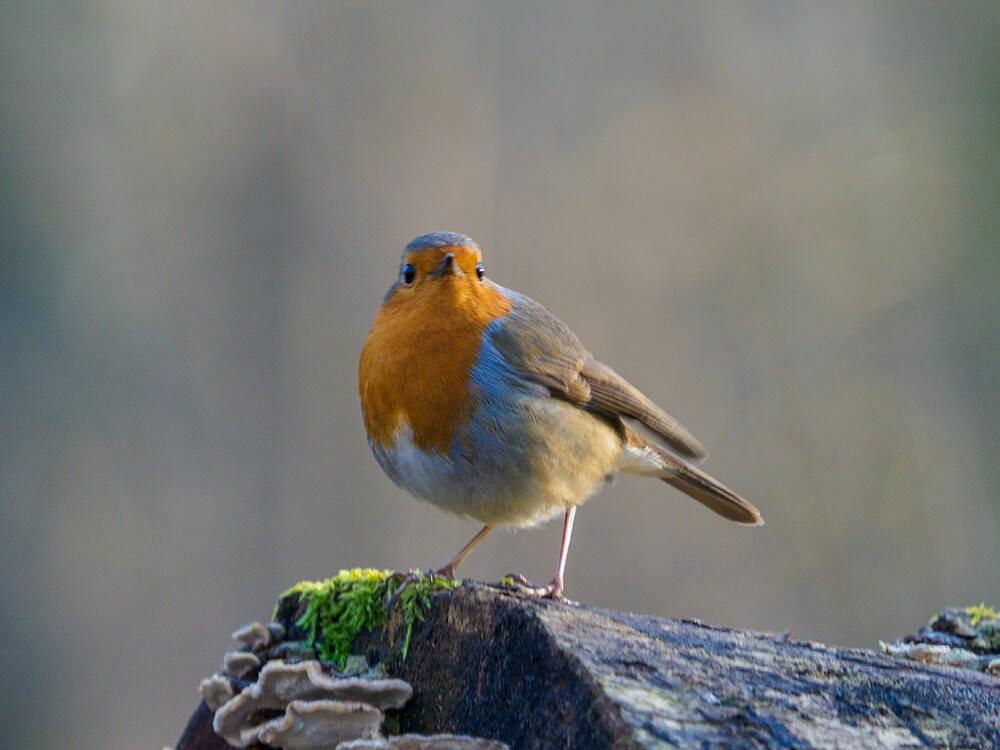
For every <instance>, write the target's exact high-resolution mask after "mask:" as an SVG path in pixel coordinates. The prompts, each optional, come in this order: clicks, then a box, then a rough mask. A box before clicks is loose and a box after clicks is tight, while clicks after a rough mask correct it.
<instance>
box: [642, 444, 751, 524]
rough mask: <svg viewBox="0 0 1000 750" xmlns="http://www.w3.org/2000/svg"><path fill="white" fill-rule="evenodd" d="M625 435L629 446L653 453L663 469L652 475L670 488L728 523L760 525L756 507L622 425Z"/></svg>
mask: <svg viewBox="0 0 1000 750" xmlns="http://www.w3.org/2000/svg"><path fill="white" fill-rule="evenodd" d="M625 432H626V439H627V440H628V442H629V444H631V445H632V446H633V447H636V448H639V449H648V450H652V451H653V452H654V453H655V454H656V458H658V459H659V461H660V462H662V464H663V469H662V472H657V473H656V474H655V476H658V477H659V478H660V479H662V480H663V481H664V482H666V483H667V484H669V485H670V486H671V487H676V488H677V489H679V490H680V491H681V492H683V493H684V494H685V495H687V496H688V497H690V498H692V499H694V500H697V501H698V502H699V503H701V504H702V505H704V506H706V507H707V508H709V509H711V510H713V511H715V512H716V513H718V514H719V515H720V516H722V517H723V518H728V519H729V520H730V521H735V522H736V523H741V524H745V525H747V526H762V525H763V524H764V519H763V517H762V516H761V515H760V511H759V510H757V508H755V507H754V506H753V505H752V504H751V503H749V502H747V501H746V500H744V499H743V498H742V497H740V496H739V495H737V494H736V493H735V492H733V491H732V490H731V489H729V488H728V487H726V486H725V485H724V484H722V483H721V482H719V481H717V480H715V479H713V478H712V477H710V476H709V475H708V474H706V473H705V472H703V471H701V470H700V469H698V468H696V467H694V466H692V465H691V464H689V463H688V462H687V461H685V460H683V459H681V458H678V457H677V456H675V455H673V454H672V453H669V452H667V451H666V450H665V449H663V448H661V447H660V446H658V445H656V444H655V443H653V442H652V441H650V440H647V439H646V438H644V437H643V436H642V435H640V434H639V433H638V432H636V431H635V430H634V429H632V428H631V427H629V426H628V425H626V426H625ZM643 473H647V472H643Z"/></svg>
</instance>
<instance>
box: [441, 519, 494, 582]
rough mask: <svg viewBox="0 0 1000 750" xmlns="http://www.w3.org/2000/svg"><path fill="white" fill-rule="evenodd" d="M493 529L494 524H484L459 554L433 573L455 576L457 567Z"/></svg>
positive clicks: (449, 576)
mask: <svg viewBox="0 0 1000 750" xmlns="http://www.w3.org/2000/svg"><path fill="white" fill-rule="evenodd" d="M491 531H493V527H492V526H483V528H482V529H480V530H479V533H478V534H476V535H475V536H474V537H472V539H471V541H470V542H469V543H468V544H466V545H465V546H464V547H462V549H460V550H459V551H458V554H457V555H455V556H454V557H453V558H451V559H450V560H449V561H448V562H446V563H445V564H444V566H443V567H441V568H439V569H438V570H435V571H432V574H433V575H436V576H447V577H448V578H454V577H455V568H457V567H458V566H459V565H460V564H461V563H462V560H464V559H465V558H467V557H468V556H469V553H470V552H472V550H474V549H475V548H476V545H477V544H479V543H480V542H481V541H483V539H485V538H486V535H487V534H489V533H490V532H491Z"/></svg>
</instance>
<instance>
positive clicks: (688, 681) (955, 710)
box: [178, 582, 1000, 749]
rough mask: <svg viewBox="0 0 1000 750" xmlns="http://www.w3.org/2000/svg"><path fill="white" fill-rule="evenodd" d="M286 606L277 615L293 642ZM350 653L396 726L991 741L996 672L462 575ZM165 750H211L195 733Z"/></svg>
mask: <svg viewBox="0 0 1000 750" xmlns="http://www.w3.org/2000/svg"><path fill="white" fill-rule="evenodd" d="M296 619H297V612H296V602H295V601H289V600H285V601H284V602H283V605H282V606H281V607H279V620H282V621H283V622H284V624H285V625H286V626H287V627H288V630H289V633H288V637H289V638H295V637H297V636H296V630H295V620H296ZM405 629H406V624H405V622H404V621H403V618H402V617H401V616H398V615H396V614H395V613H394V615H393V616H392V617H390V620H389V623H388V624H387V626H386V627H385V628H384V629H380V630H379V631H377V632H372V633H362V634H361V635H360V636H359V637H358V639H357V641H356V643H355V647H356V651H358V652H360V653H364V654H365V655H366V656H367V657H368V660H369V662H373V663H374V662H379V663H383V664H385V666H386V668H387V670H388V671H389V673H390V674H392V675H393V676H397V677H401V678H402V679H405V680H407V681H408V682H410V683H411V684H412V685H413V687H414V696H413V698H412V700H411V701H410V702H409V703H408V704H407V705H406V707H405V708H403V709H402V710H400V711H398V712H395V720H396V722H395V724H396V727H398V730H399V731H409V732H423V733H430V732H445V731H450V732H460V733H466V734H473V735H478V736H484V737H492V738H496V739H499V740H502V741H504V742H507V743H508V744H509V745H510V746H511V747H512V748H525V749H535V748H568V747H572V748H653V747H656V748H659V747H698V748H861V747H887V748H918V747H941V748H945V747H948V748H996V747H1000V679H998V678H996V677H993V676H990V675H988V674H984V673H979V672H975V671H971V670H965V669H960V668H955V667H943V666H932V665H924V664H918V663H915V662H910V661H905V660H902V659H897V658H894V657H888V656H883V655H881V654H877V653H875V652H873V651H865V650H857V649H845V648H835V647H832V646H825V645H822V644H817V643H812V642H808V641H803V640H799V639H795V638H787V637H783V636H775V635H773V634H766V633H755V632H748V631H744V630H735V629H732V628H726V627H718V626H712V625H706V624H704V623H701V622H698V621H692V620H665V619H660V618H655V617H648V616H644V615H635V614H628V613H622V612H611V611H604V610H597V609H591V608H587V607H581V606H576V605H571V604H565V603H558V602H550V601H544V600H541V601H540V600H535V599H531V598H527V597H523V596H520V595H516V594H513V593H510V592H507V591H504V590H502V589H498V588H493V587H489V586H484V585H482V584H474V583H471V582H466V583H465V584H464V585H463V586H462V587H461V588H458V589H454V590H452V591H444V592H440V593H437V594H434V595H433V597H432V606H431V608H430V610H429V611H428V612H427V615H426V618H425V620H424V621H423V622H419V623H417V624H416V625H415V627H414V630H413V634H412V640H411V644H410V650H409V655H408V658H407V659H406V660H405V661H404V660H403V659H402V658H401V654H400V648H401V644H402V642H403V639H404V634H405ZM199 710H200V711H201V716H200V719H199V714H198V713H196V714H195V716H194V717H192V722H191V724H190V725H189V728H188V730H187V731H186V733H185V736H184V737H182V739H181V742H180V743H179V744H178V748H187V749H189V748H196V747H197V748H214V747H225V745H224V744H222V745H214V744H207V743H208V742H209V741H210V738H208V737H204V736H202V737H201V738H200V740H201V741H202V742H204V743H206V744H199V738H198V737H196V736H195V733H197V732H198V731H199V730H198V727H201V729H202V730H204V728H205V727H206V726H207V727H208V730H209V731H210V730H211V725H210V720H209V722H208V723H207V724H206V722H205V718H206V717H205V713H204V712H205V710H206V709H205V707H204V705H203V706H202V707H201V709H199Z"/></svg>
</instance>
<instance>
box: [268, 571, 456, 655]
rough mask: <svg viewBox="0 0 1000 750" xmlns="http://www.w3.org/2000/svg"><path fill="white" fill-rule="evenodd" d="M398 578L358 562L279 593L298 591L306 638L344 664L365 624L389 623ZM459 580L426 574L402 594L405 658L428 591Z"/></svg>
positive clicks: (427, 601) (295, 594) (369, 626)
mask: <svg viewBox="0 0 1000 750" xmlns="http://www.w3.org/2000/svg"><path fill="white" fill-rule="evenodd" d="M399 583H400V578H399V575H398V574H394V573H393V572H392V571H389V570H375V569H373V568H354V569H353V570H342V571H340V573H338V574H337V575H336V576H335V577H333V578H330V579H327V580H325V581H316V582H310V581H303V582H302V583H299V584H297V585H295V586H293V587H292V588H290V589H288V591H286V592H285V593H284V594H282V595H281V599H282V600H284V599H286V598H289V597H296V598H297V599H298V600H299V603H300V606H304V610H303V613H302V616H301V617H300V618H299V619H298V621H297V622H296V625H298V626H299V627H301V628H302V629H303V630H305V632H306V643H307V645H309V646H312V647H313V648H315V649H316V652H317V653H318V654H319V656H320V658H321V659H325V660H327V661H332V662H334V663H336V664H337V666H338V667H339V668H340V669H343V668H344V665H345V664H346V662H347V657H348V656H350V655H351V647H352V646H353V644H354V638H355V636H357V634H358V633H360V632H361V630H362V629H368V630H374V629H375V628H380V627H382V626H383V625H385V622H386V616H387V614H388V612H387V609H386V602H387V601H388V599H389V593H390V586H392V587H393V588H395V586H398V585H399ZM458 585H459V584H458V582H457V581H453V580H452V579H450V578H445V577H443V576H424V577H421V578H420V579H418V580H417V581H416V582H415V583H413V584H411V585H410V586H408V587H407V588H406V589H405V590H404V591H403V593H402V594H401V595H400V597H399V599H398V600H397V602H396V603H395V604H394V606H395V607H399V608H400V609H401V610H402V612H403V617H404V618H405V620H406V637H405V639H404V640H403V649H402V654H403V658H404V659H405V658H406V655H407V653H408V651H409V648H410V636H411V634H412V633H413V625H414V623H415V622H417V621H418V620H421V621H422V620H423V619H424V613H425V612H426V611H427V608H428V606H429V604H430V595H431V594H432V593H434V592H435V591H440V590H442V589H452V588H455V587H456V586H458Z"/></svg>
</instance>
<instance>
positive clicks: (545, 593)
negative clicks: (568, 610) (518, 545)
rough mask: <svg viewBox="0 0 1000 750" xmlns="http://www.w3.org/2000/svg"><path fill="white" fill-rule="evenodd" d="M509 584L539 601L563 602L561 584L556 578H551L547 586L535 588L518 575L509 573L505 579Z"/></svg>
mask: <svg viewBox="0 0 1000 750" xmlns="http://www.w3.org/2000/svg"><path fill="white" fill-rule="evenodd" d="M506 580H508V581H510V582H511V586H513V587H514V589H516V590H517V591H519V592H520V593H522V594H527V595H528V596H537V597H538V598H540V599H553V600H555V601H559V602H561V601H565V599H566V597H564V596H563V582H562V581H561V580H560V579H559V578H558V577H557V578H553V579H552V582H551V583H549V585H548V586H536V585H535V584H533V583H531V582H530V581H529V580H528V579H527V578H525V577H524V576H522V575H520V574H519V573H511V574H510V575H508V576H507V577H506Z"/></svg>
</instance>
